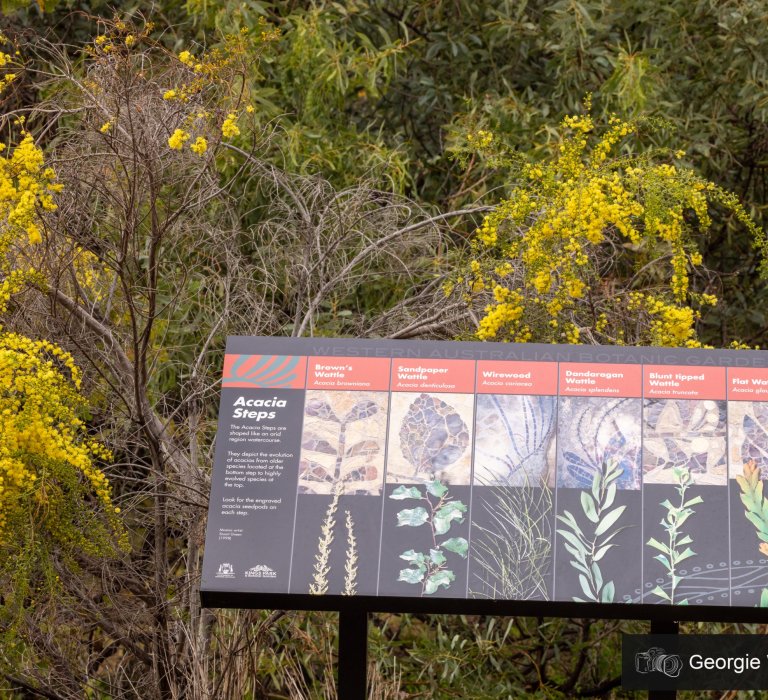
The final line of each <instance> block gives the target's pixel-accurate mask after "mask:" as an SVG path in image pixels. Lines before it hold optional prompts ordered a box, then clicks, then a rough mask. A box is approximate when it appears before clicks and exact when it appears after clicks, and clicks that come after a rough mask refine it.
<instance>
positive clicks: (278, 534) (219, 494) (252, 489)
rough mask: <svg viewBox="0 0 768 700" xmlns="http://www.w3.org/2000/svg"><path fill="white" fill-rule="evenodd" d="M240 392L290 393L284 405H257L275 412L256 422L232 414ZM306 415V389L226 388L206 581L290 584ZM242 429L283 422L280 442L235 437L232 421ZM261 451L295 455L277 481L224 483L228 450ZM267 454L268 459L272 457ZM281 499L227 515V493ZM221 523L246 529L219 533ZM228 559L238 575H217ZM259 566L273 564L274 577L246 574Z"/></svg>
mask: <svg viewBox="0 0 768 700" xmlns="http://www.w3.org/2000/svg"><path fill="white" fill-rule="evenodd" d="M239 396H243V397H245V398H246V400H248V399H272V398H273V397H277V398H278V399H285V400H286V402H287V405H286V406H285V407H284V408H267V409H258V408H254V409H252V410H267V411H273V410H274V411H275V414H276V415H275V418H274V419H268V420H264V421H260V422H258V423H257V422H256V421H255V420H254V419H246V418H235V419H233V418H231V417H232V414H233V413H234V408H233V404H234V402H235V401H236V400H237V398H238V397H239ZM303 415H304V392H303V391H301V390H299V391H296V390H287V389H283V390H279V389H278V390H273V389H226V388H224V389H222V390H221V409H220V412H219V432H218V435H217V440H216V456H215V461H214V467H213V478H212V479H211V499H210V505H209V508H208V528H207V532H206V540H205V552H206V556H205V557H204V561H203V580H202V586H203V587H205V588H216V589H218V590H256V591H265V592H272V593H279V592H286V591H287V590H288V575H289V571H290V565H291V546H290V542H291V537H292V534H293V518H294V514H295V507H296V489H297V484H298V476H299V452H300V450H301V427H302V419H303ZM233 424H235V425H240V426H242V427H243V429H244V430H245V429H247V428H254V429H259V428H261V427H262V425H274V426H277V427H284V428H285V430H283V431H282V437H281V438H280V441H279V442H274V443H263V442H262V443H253V442H232V440H231V438H230V433H231V426H232V425H233ZM228 451H237V452H256V451H258V452H262V453H265V454H279V453H287V454H290V455H292V457H286V458H282V457H272V458H271V459H281V460H282V463H283V466H282V470H281V474H280V475H279V476H276V477H274V479H275V480H274V481H273V482H271V483H269V482H267V483H264V482H255V483H248V482H241V483H242V484H243V487H242V488H232V487H227V486H225V473H226V462H227V452H228ZM269 459H270V458H269V457H268V458H267V462H268V461H269ZM232 497H235V498H242V499H243V500H245V499H246V498H250V499H254V501H255V500H256V499H270V500H271V499H282V500H281V502H280V504H279V505H278V507H277V509H276V510H248V511H246V512H247V513H248V515H245V516H242V515H222V513H221V511H222V499H224V498H232ZM221 529H242V530H243V534H242V536H241V537H234V538H233V539H231V540H222V539H220V531H221ZM224 563H228V564H231V566H232V567H233V569H234V572H233V573H234V578H221V577H219V576H217V574H218V570H219V567H220V566H221V565H222V564H224ZM254 566H268V567H269V568H271V569H272V570H273V571H274V572H275V573H276V576H275V577H274V578H264V577H263V576H262V577H259V578H255V577H246V576H245V572H246V571H248V570H249V569H250V568H252V567H254Z"/></svg>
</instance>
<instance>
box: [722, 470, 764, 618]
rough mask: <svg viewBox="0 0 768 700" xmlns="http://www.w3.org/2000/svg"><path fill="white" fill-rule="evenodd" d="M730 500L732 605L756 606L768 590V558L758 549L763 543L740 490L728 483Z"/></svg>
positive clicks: (731, 480) (735, 484)
mask: <svg viewBox="0 0 768 700" xmlns="http://www.w3.org/2000/svg"><path fill="white" fill-rule="evenodd" d="M728 481H729V486H728V488H729V490H730V497H731V604H732V605H745V606H754V605H758V604H759V603H760V595H761V593H762V591H763V588H768V557H766V556H765V554H763V553H762V552H761V551H760V549H759V547H760V543H761V542H762V540H761V539H760V538H759V537H758V536H757V529H756V528H755V526H754V525H753V524H752V523H751V522H749V520H747V518H746V516H745V515H744V513H745V508H744V504H743V503H742V502H741V497H740V496H741V489H740V488H739V485H738V484H737V483H736V481H735V480H734V479H729V480H728Z"/></svg>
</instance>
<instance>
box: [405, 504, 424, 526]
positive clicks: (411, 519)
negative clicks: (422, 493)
mask: <svg viewBox="0 0 768 700" xmlns="http://www.w3.org/2000/svg"><path fill="white" fill-rule="evenodd" d="M427 520H429V514H428V513H427V511H426V509H424V508H422V507H421V506H419V507H417V508H406V509H404V510H401V511H400V512H399V513H398V514H397V526H398V527H402V526H404V525H407V526H409V527H418V526H419V525H423V524H424V523H426V522H427Z"/></svg>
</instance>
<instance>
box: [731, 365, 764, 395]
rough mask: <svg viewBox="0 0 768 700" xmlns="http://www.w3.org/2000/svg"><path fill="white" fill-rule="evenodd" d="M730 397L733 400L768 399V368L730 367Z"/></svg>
mask: <svg viewBox="0 0 768 700" xmlns="http://www.w3.org/2000/svg"><path fill="white" fill-rule="evenodd" d="M728 398H729V399H730V400H733V401H768V369H744V368H734V367H732V368H729V369H728Z"/></svg>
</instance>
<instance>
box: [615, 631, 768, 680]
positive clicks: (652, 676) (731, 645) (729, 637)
mask: <svg viewBox="0 0 768 700" xmlns="http://www.w3.org/2000/svg"><path fill="white" fill-rule="evenodd" d="M621 685H622V687H623V688H626V689H628V690H764V689H768V636H766V635H756V634H722V635H700V634H695V635H694V634H692V635H687V634H680V635H677V634H638V635H636V634H625V635H622V667H621Z"/></svg>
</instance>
